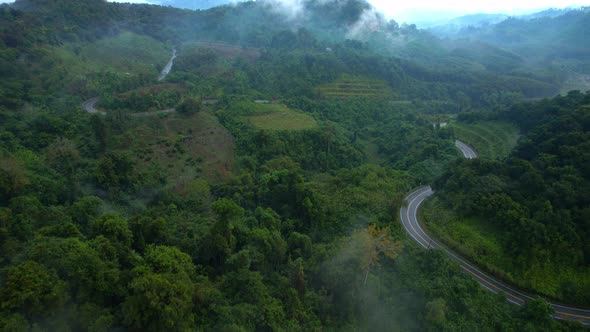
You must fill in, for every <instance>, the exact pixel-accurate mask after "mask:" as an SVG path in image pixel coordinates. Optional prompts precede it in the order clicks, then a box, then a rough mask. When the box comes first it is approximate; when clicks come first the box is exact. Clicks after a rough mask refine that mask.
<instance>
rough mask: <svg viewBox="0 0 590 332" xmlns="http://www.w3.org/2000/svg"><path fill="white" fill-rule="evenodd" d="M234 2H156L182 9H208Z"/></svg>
mask: <svg viewBox="0 0 590 332" xmlns="http://www.w3.org/2000/svg"><path fill="white" fill-rule="evenodd" d="M235 2H236V1H230V0H160V1H158V2H157V3H158V4H159V5H162V6H172V7H176V8H184V9H209V8H213V7H217V6H222V5H227V4H230V3H235Z"/></svg>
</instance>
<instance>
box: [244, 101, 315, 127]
mask: <svg viewBox="0 0 590 332" xmlns="http://www.w3.org/2000/svg"><path fill="white" fill-rule="evenodd" d="M242 118H243V119H244V121H246V122H247V123H250V124H252V125H253V126H255V127H256V128H259V129H265V130H305V129H314V128H317V126H318V124H317V122H316V121H315V119H314V118H313V117H311V116H310V115H308V114H305V113H303V112H299V111H295V110H292V109H289V108H288V107H287V106H285V105H280V104H254V105H253V106H252V110H251V115H248V116H244V117H242Z"/></svg>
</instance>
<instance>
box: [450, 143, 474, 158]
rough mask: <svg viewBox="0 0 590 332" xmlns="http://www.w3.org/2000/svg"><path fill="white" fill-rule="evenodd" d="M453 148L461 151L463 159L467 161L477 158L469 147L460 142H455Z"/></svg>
mask: <svg viewBox="0 0 590 332" xmlns="http://www.w3.org/2000/svg"><path fill="white" fill-rule="evenodd" d="M455 146H456V147H457V148H458V149H459V150H461V152H463V157H465V158H467V159H473V158H477V153H475V151H473V149H472V148H471V147H470V146H469V145H467V144H465V143H463V142H461V141H460V140H456V141H455Z"/></svg>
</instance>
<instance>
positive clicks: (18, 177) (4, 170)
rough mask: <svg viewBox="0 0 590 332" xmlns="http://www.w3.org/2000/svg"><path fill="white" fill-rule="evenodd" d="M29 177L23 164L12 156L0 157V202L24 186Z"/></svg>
mask: <svg viewBox="0 0 590 332" xmlns="http://www.w3.org/2000/svg"><path fill="white" fill-rule="evenodd" d="M28 183H29V179H28V177H27V175H26V173H25V168H24V165H23V164H22V163H21V162H19V161H17V160H16V159H14V158H12V157H0V202H1V201H4V202H6V201H7V200H9V199H10V198H11V197H14V196H15V195H16V194H17V193H19V192H20V191H21V190H23V189H24V188H25V186H26V185H27V184H28Z"/></svg>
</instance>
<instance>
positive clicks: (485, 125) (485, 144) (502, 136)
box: [451, 121, 519, 159]
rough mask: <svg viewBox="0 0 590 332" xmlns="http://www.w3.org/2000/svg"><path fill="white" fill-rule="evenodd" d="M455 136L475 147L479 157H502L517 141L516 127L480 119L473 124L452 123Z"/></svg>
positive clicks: (508, 152)
mask: <svg viewBox="0 0 590 332" xmlns="http://www.w3.org/2000/svg"><path fill="white" fill-rule="evenodd" d="M451 127H452V128H453V129H454V131H455V136H456V137H457V138H458V139H459V140H461V141H463V142H465V143H467V144H469V145H471V146H472V147H474V148H475V151H477V153H479V154H480V156H481V157H484V158H490V159H502V158H505V157H506V156H508V154H510V151H512V149H513V148H514V147H515V146H516V143H517V141H518V137H519V134H518V129H517V128H516V127H515V126H514V125H512V124H510V123H506V122H497V121H482V122H476V123H473V124H467V123H453V124H452V125H451Z"/></svg>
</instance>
